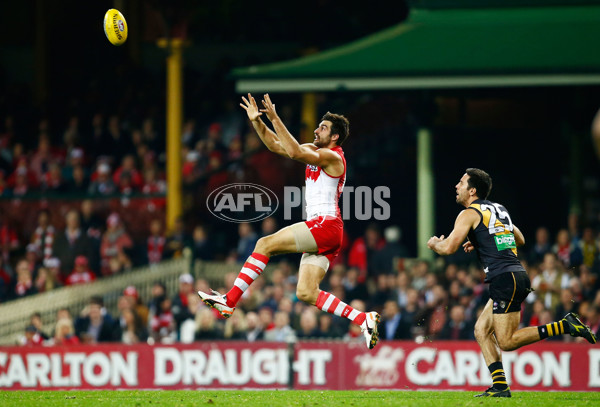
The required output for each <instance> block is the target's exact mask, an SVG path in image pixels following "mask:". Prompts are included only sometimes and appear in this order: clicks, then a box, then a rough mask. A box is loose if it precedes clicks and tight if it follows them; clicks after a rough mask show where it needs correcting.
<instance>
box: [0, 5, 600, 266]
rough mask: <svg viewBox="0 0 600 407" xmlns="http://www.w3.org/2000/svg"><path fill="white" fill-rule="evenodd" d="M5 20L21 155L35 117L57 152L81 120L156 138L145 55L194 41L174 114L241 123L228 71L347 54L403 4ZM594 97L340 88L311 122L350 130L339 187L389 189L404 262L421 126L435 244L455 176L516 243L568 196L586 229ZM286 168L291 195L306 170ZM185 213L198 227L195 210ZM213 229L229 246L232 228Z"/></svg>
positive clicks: (179, 9) (554, 221)
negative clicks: (428, 148) (119, 124)
mask: <svg viewBox="0 0 600 407" xmlns="http://www.w3.org/2000/svg"><path fill="white" fill-rule="evenodd" d="M115 6H117V7H119V6H122V9H121V11H123V13H124V15H125V17H126V18H127V21H128V25H129V39H128V41H127V43H126V44H125V45H124V46H122V47H115V46H112V45H111V44H110V43H109V42H108V41H107V40H106V38H105V36H104V32H103V30H102V19H103V16H104V13H105V12H106V10H107V9H109V8H111V7H115ZM3 11H4V15H5V18H4V22H3V24H2V25H0V50H1V52H0V54H1V55H0V116H2V117H5V116H7V115H12V116H13V117H14V118H15V122H16V126H17V129H18V134H19V137H21V141H22V142H24V143H25V145H26V146H27V147H30V148H33V147H34V146H35V144H36V142H37V139H36V126H37V124H38V123H39V121H40V120H41V119H43V118H47V119H48V120H49V121H50V129H51V131H50V134H51V136H52V137H53V139H54V141H55V142H56V143H60V134H61V132H62V130H63V129H64V127H65V125H66V123H67V121H68V119H69V117H70V116H72V115H77V116H79V117H80V119H81V121H82V122H89V120H90V118H91V116H92V115H93V114H94V113H95V112H98V111H100V112H103V113H104V114H106V115H110V114H118V115H119V116H120V117H121V118H122V119H123V120H124V121H126V122H129V123H134V124H135V123H139V122H141V121H142V120H143V119H144V118H145V117H148V116H151V117H153V118H154V119H155V120H156V122H157V128H158V129H160V130H161V131H163V132H164V117H165V63H164V57H165V52H164V51H163V50H161V49H159V48H158V47H157V46H156V40H157V39H158V38H161V37H164V36H167V35H172V36H183V37H184V38H186V39H188V40H189V41H190V44H191V45H190V46H189V47H188V48H187V50H186V52H185V75H184V99H185V100H184V109H185V118H186V119H187V118H195V119H196V120H197V121H198V123H199V124H200V125H201V126H203V127H206V126H208V125H209V124H210V123H211V122H213V121H215V120H219V119H220V118H222V117H225V116H227V115H230V114H239V115H242V116H243V115H244V113H243V111H241V110H239V109H238V108H237V103H238V100H239V96H240V95H238V94H236V92H235V90H234V82H233V80H232V79H231V78H230V77H229V73H230V71H231V69H232V68H234V67H241V66H247V65H250V64H259V63H267V62H274V61H281V60H286V59H291V58H295V57H298V56H301V55H305V54H307V53H310V52H315V51H319V50H324V49H328V48H331V47H334V46H337V45H341V44H344V43H346V42H349V41H352V40H355V39H358V38H360V37H362V36H364V35H368V34H370V33H374V32H376V31H378V30H380V29H383V28H385V27H388V26H390V25H393V24H397V23H399V22H401V21H403V20H404V19H405V18H406V16H407V14H408V7H407V5H406V4H405V2H401V1H399V2H392V3H383V2H371V3H369V4H365V3H364V2H353V1H351V2H343V3H339V2H334V1H327V0H321V1H305V2H289V4H284V3H281V2H275V1H266V2H258V3H256V2H239V1H217V2H215V1H212V2H208V1H191V0H189V1H185V0H178V1H122V2H112V1H93V2H81V1H53V2H50V1H43V0H37V1H34V0H26V1H21V2H9V3H7V4H4V5H3ZM424 52H426V50H424ZM599 95H600V89H598V87H585V86H582V87H560V88H556V87H554V88H505V89H473V90H468V91H466V90H464V91H463V90H452V91H448V90H446V91H439V92H436V91H427V92H425V91H405V92H401V91H394V92H364V93H348V92H346V93H331V94H326V95H321V97H320V98H319V101H320V102H319V109H318V110H319V114H322V113H324V112H326V111H327V110H331V111H335V112H340V113H344V114H346V115H347V116H348V117H349V118H350V120H351V126H352V127H351V136H350V138H349V139H348V142H347V144H346V145H345V146H344V148H345V151H346V154H347V158H348V180H347V185H353V186H358V185H371V186H376V185H388V186H389V187H390V188H391V191H392V197H391V199H390V203H391V206H392V219H390V221H389V222H386V223H384V224H381V225H380V226H381V227H382V228H383V227H385V226H387V225H390V224H398V225H400V226H401V228H402V229H403V231H404V238H403V242H404V243H405V244H406V245H407V246H408V247H409V249H410V251H411V253H412V254H415V255H416V242H415V238H414V236H415V235H416V130H417V129H418V128H419V127H420V126H422V125H428V126H431V128H432V130H433V139H434V157H433V159H434V168H435V191H436V202H435V205H436V216H437V217H436V232H437V233H438V234H447V233H448V232H449V231H450V230H451V228H452V225H453V222H454V218H455V216H456V214H457V213H458V211H459V210H460V208H459V207H458V206H457V205H455V204H454V198H455V193H454V185H455V184H456V182H457V181H458V179H459V178H460V177H461V175H462V174H463V172H464V170H465V168H467V167H480V168H483V169H485V170H487V171H488V172H489V173H490V174H491V175H492V177H493V179H494V188H493V191H492V195H491V197H490V198H491V199H492V200H497V201H499V202H501V203H502V204H504V205H505V206H506V207H507V208H508V210H509V211H510V213H511V215H512V219H513V221H514V222H515V223H516V224H518V225H519V227H520V228H521V229H522V230H523V231H524V232H525V234H526V237H530V238H531V239H532V238H533V233H534V230H535V228H537V227H538V226H542V225H543V226H547V227H549V228H550V230H551V231H552V232H555V231H556V230H558V229H559V228H561V227H565V226H566V221H567V215H568V213H569V206H570V202H571V196H572V192H573V190H574V185H576V186H577V187H579V188H581V189H582V191H583V192H582V203H583V206H582V214H581V215H582V218H581V221H582V223H583V224H592V225H597V222H598V210H597V208H598V199H599V196H600V194H599V184H598V174H599V173H600V166H599V164H598V159H597V158H596V157H595V156H594V154H593V149H592V144H591V139H590V136H589V129H590V124H591V120H592V118H593V116H594V114H595V112H596V110H597V109H598V108H599V107H600V100H599V99H600V97H599ZM273 98H274V100H276V102H278V103H281V104H282V105H286V106H287V107H288V109H286V110H285V112H289V113H288V114H287V116H284V117H283V119H284V121H286V122H287V123H289V127H290V129H291V130H292V131H293V132H294V134H297V132H298V131H299V114H300V108H301V100H300V95H296V94H281V95H280V94H277V95H274V96H273ZM282 115H283V114H282ZM574 138H577V139H578V140H579V142H580V143H581V150H580V154H579V155H578V156H577V158H576V159H577V162H578V163H580V164H581V169H582V176H581V177H580V178H577V179H573V177H572V165H573V157H571V155H570V150H571V145H572V144H573V142H574V141H573V140H574ZM291 171H295V172H293V175H291V179H293V180H296V181H297V182H296V183H295V184H296V185H299V184H300V183H301V182H302V178H301V177H302V168H301V167H298V166H296V167H293V170H291ZM298 171H299V172H298ZM296 174H297V175H296ZM296 177H297V178H296ZM201 204H202V202H196V203H195V205H196V206H198V205H201ZM186 216H189V217H190V218H191V219H194V220H196V221H200V222H202V221H207V222H209V220H207V219H205V218H204V216H205V215H204V214H203V213H202V210H201V208H200V209H199V211H198V210H191V211H188V212H187V213H186ZM210 222H212V220H210ZM366 223H367V222H360V221H351V222H347V223H346V225H347V229H348V232H349V233H350V235H351V236H352V237H356V236H358V235H360V234H362V232H363V231H364V228H365V227H366ZM219 227H220V226H219ZM223 227H224V228H225V230H228V231H229V232H228V233H231V236H233V237H234V238H235V235H234V233H235V228H234V227H233V226H232V225H225V226H223ZM227 228H229V229H227ZM232 241H235V240H234V239H232ZM230 243H231V242H230Z"/></svg>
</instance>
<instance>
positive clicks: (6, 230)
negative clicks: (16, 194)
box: [0, 209, 21, 264]
mask: <svg viewBox="0 0 600 407" xmlns="http://www.w3.org/2000/svg"><path fill="white" fill-rule="evenodd" d="M20 246H21V244H20V242H19V239H18V237H17V233H16V232H15V229H14V228H13V227H12V226H11V225H10V222H9V221H8V218H7V215H6V214H5V213H4V210H1V209H0V250H1V251H2V252H1V254H2V260H3V262H4V264H10V259H11V256H12V254H13V253H14V252H15V251H17V250H18V249H19V248H20Z"/></svg>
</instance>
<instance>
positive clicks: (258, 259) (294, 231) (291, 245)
mask: <svg viewBox="0 0 600 407" xmlns="http://www.w3.org/2000/svg"><path fill="white" fill-rule="evenodd" d="M304 229H306V232H307V233H308V234H310V231H309V230H308V227H307V226H306V224H305V223H304V222H299V223H295V224H293V225H290V226H287V227H285V228H283V229H281V230H279V231H277V232H275V233H273V234H272V235H269V236H265V237H261V238H260V239H258V242H256V246H255V247H254V251H253V252H252V254H251V255H250V257H248V259H247V260H246V262H245V263H244V266H243V267H242V270H241V271H240V274H238V277H237V278H236V279H235V283H234V285H233V287H232V288H231V290H229V292H228V293H227V294H221V293H219V292H216V291H212V293H211V294H208V293H204V292H202V291H198V295H199V296H200V298H201V299H202V301H203V302H204V303H205V304H206V305H208V306H209V307H212V308H214V309H216V310H217V311H219V313H220V314H221V316H223V317H224V318H229V317H230V316H231V315H232V314H233V311H235V305H236V304H237V302H238V301H239V300H240V298H241V297H242V294H244V292H245V291H246V290H247V289H248V287H249V286H250V284H252V283H253V282H254V280H256V279H257V278H258V276H260V275H261V273H262V272H263V271H264V269H265V267H266V266H267V263H268V262H269V259H270V258H271V256H274V255H277V254H284V253H297V252H298V251H302V250H299V249H301V248H299V247H298V238H297V235H298V233H299V232H298V230H300V231H303V230H304ZM311 237H312V235H311ZM312 243H313V244H314V248H316V246H317V244H316V243H314V239H313V242H312ZM311 248H312V246H311Z"/></svg>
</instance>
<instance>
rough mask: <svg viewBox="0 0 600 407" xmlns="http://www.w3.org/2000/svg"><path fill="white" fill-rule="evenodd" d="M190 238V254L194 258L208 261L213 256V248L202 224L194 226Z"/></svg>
mask: <svg viewBox="0 0 600 407" xmlns="http://www.w3.org/2000/svg"><path fill="white" fill-rule="evenodd" d="M192 240H193V242H192V255H193V258H194V260H203V261H208V260H212V259H213V258H214V248H213V245H212V242H211V239H209V238H208V234H207V233H206V228H205V227H204V226H202V225H198V226H196V227H195V228H194V233H193V235H192Z"/></svg>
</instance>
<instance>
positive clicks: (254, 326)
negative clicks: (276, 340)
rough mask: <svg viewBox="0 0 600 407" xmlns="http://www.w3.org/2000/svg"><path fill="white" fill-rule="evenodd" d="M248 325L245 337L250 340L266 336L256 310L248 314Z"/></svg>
mask: <svg viewBox="0 0 600 407" xmlns="http://www.w3.org/2000/svg"><path fill="white" fill-rule="evenodd" d="M246 325H247V326H246V337H245V338H244V339H246V340H247V341H248V342H255V341H260V340H262V339H263V338H264V335H265V332H264V330H263V327H262V324H261V321H260V318H259V317H258V314H257V313H256V312H248V313H247V314H246Z"/></svg>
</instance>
